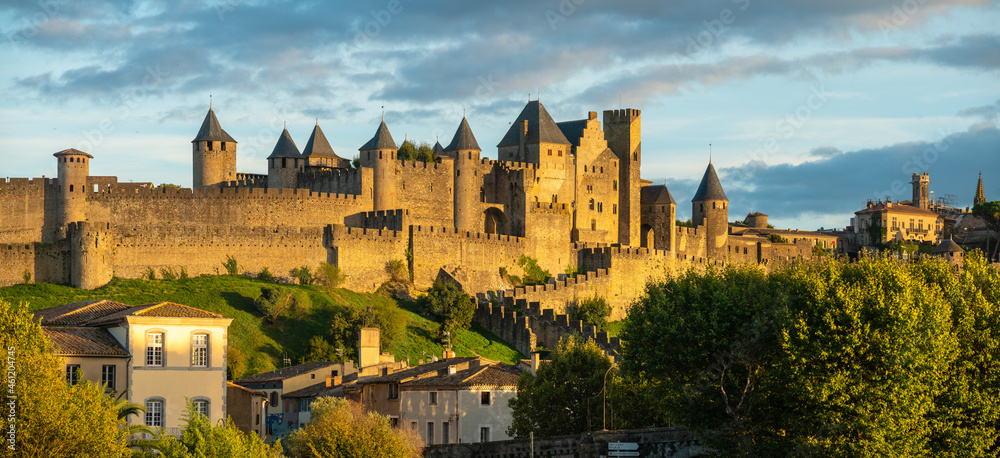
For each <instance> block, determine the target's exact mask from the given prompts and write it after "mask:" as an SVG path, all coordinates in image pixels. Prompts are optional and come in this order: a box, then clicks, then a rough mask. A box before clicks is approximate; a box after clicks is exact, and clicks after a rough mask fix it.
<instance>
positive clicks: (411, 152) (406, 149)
mask: <svg viewBox="0 0 1000 458" xmlns="http://www.w3.org/2000/svg"><path fill="white" fill-rule="evenodd" d="M416 157H417V150H416V148H414V147H413V143H410V141H409V140H404V141H403V144H402V145H399V149H397V150H396V159H399V160H403V161H412V160H414V159H416Z"/></svg>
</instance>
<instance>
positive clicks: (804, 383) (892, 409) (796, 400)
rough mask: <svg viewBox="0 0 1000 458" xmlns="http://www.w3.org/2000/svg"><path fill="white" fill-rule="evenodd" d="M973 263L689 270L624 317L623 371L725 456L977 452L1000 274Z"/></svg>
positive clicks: (988, 403)
mask: <svg viewBox="0 0 1000 458" xmlns="http://www.w3.org/2000/svg"><path fill="white" fill-rule="evenodd" d="M970 259H972V260H973V261H972V262H973V263H972V264H967V265H968V266H971V267H970V268H971V269H972V270H973V271H974V272H973V273H970V274H963V277H961V280H958V279H956V277H954V274H953V273H951V270H950V269H949V268H948V266H947V265H946V264H945V263H943V262H941V260H920V261H917V262H912V263H902V262H899V261H895V260H893V259H889V258H886V257H878V258H875V257H863V258H862V259H861V260H860V261H858V262H856V263H846V262H843V261H838V260H830V259H827V260H825V261H824V262H813V263H795V264H792V265H789V266H785V267H782V268H781V269H779V270H777V271H774V272H771V273H770V274H764V273H761V272H760V271H757V270H756V269H753V268H750V267H739V266H730V267H727V268H726V269H724V270H722V271H714V270H709V271H708V272H707V273H706V274H704V275H699V274H695V273H693V272H689V273H688V274H686V275H684V276H682V277H680V278H675V279H670V280H667V281H664V282H661V283H658V284H653V285H649V286H648V287H647V295H646V297H644V298H643V299H641V300H640V301H639V302H638V303H637V304H635V305H634V306H633V307H632V309H630V311H629V314H628V317H627V318H626V320H625V323H624V326H623V332H622V340H623V349H622V351H623V357H624V359H625V361H624V363H623V370H624V371H625V372H626V374H627V375H630V376H634V377H637V378H639V379H641V380H643V381H645V382H648V383H650V384H653V385H655V386H656V389H657V390H658V391H660V392H661V393H662V394H663V397H664V399H665V407H666V408H667V410H668V411H669V412H670V415H671V416H672V417H674V419H675V420H676V421H677V422H678V423H679V424H683V425H686V426H688V427H690V428H692V429H693V430H695V431H697V432H699V433H701V436H702V439H703V440H704V441H705V442H706V444H707V445H709V446H710V447H712V448H714V449H716V450H718V451H719V452H720V453H722V454H728V455H734V454H760V455H775V454H781V455H784V454H788V453H793V454H797V455H822V456H831V455H832V456H841V455H849V456H861V455H905V456H912V455H925V454H927V455H935V456H937V455H944V456H977V455H982V454H984V453H987V452H988V451H989V450H990V447H992V446H993V445H992V444H994V443H995V441H996V439H997V432H996V430H997V418H998V404H1000V388H998V387H1000V383H998V378H1000V375H996V374H994V372H995V371H993V370H991V369H988V368H990V367H993V365H994V364H996V362H995V360H994V358H995V357H994V355H997V354H998V353H997V349H998V345H997V339H996V338H995V337H992V336H993V331H991V330H990V329H995V327H996V326H997V325H1000V321H998V318H1000V313H998V312H997V310H996V309H997V305H996V304H997V302H996V299H997V298H998V296H997V291H996V290H997V289H998V288H1000V287H998V286H996V285H1000V273H998V272H996V271H995V270H992V269H989V268H988V267H986V265H985V262H984V261H978V262H980V265H982V266H984V267H983V268H978V267H976V266H977V265H976V264H975V263H974V262H975V257H974V256H973V257H971V258H970ZM991 301H992V302H991ZM986 355H989V356H986Z"/></svg>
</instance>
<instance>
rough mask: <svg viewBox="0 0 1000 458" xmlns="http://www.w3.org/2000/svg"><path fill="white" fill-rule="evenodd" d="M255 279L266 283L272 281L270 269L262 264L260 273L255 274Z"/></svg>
mask: <svg viewBox="0 0 1000 458" xmlns="http://www.w3.org/2000/svg"><path fill="white" fill-rule="evenodd" d="M257 279H258V280H260V281H266V282H268V283H274V274H272V273H271V269H268V268H267V266H264V268H263V269H260V273H258V274H257Z"/></svg>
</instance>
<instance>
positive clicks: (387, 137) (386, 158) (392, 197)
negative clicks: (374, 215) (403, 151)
mask: <svg viewBox="0 0 1000 458" xmlns="http://www.w3.org/2000/svg"><path fill="white" fill-rule="evenodd" d="M397 149H398V148H397V147H396V142H395V141H393V139H392V135H391V134H390V133H389V128H388V127H386V125H385V120H382V123H381V124H379V126H378V130H377V131H376V132H375V136H374V137H372V139H371V140H368V143H365V144H364V145H363V146H362V147H361V148H358V151H360V152H361V166H362V167H371V168H372V169H373V171H372V175H373V178H372V197H373V200H374V204H375V205H374V207H375V210H376V211H378V210H392V209H395V208H396V186H397V179H396V173H397V170H396V169H397V161H396V150H397Z"/></svg>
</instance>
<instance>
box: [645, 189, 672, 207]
mask: <svg viewBox="0 0 1000 458" xmlns="http://www.w3.org/2000/svg"><path fill="white" fill-rule="evenodd" d="M639 202H640V203H641V204H642V205H654V204H676V203H677V202H676V201H674V196H673V195H671V194H670V190H669V189H667V185H665V184H659V185H656V186H643V187H642V188H639Z"/></svg>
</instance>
